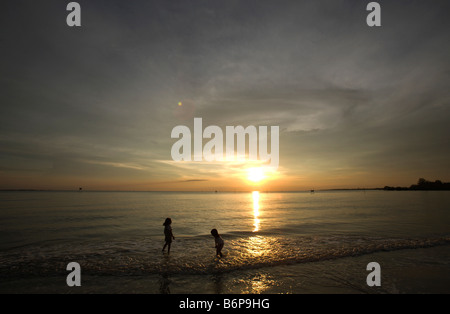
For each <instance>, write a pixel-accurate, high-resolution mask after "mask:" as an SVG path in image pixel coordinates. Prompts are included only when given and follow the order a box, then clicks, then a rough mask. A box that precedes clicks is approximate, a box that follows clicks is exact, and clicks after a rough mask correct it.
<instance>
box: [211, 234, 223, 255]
mask: <svg viewBox="0 0 450 314" xmlns="http://www.w3.org/2000/svg"><path fill="white" fill-rule="evenodd" d="M211 234H212V235H213V237H214V241H215V243H216V245H215V247H216V255H218V256H220V257H222V256H223V254H222V248H223V244H224V243H223V239H222V238H221V237H220V235H219V232H218V231H217V229H212V230H211Z"/></svg>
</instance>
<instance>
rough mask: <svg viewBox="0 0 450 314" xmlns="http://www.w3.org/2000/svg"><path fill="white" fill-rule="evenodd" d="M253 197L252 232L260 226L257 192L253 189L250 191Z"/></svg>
mask: <svg viewBox="0 0 450 314" xmlns="http://www.w3.org/2000/svg"><path fill="white" fill-rule="evenodd" d="M252 197H253V226H254V227H255V228H254V229H253V232H257V231H259V227H260V220H259V192H258V191H253V193H252Z"/></svg>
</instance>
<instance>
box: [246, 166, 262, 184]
mask: <svg viewBox="0 0 450 314" xmlns="http://www.w3.org/2000/svg"><path fill="white" fill-rule="evenodd" d="M264 178H265V176H264V170H263V168H249V169H248V170H247V179H248V180H249V181H252V182H260V181H262V180H263V179H264Z"/></svg>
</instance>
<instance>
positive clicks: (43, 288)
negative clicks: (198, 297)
mask: <svg viewBox="0 0 450 314" xmlns="http://www.w3.org/2000/svg"><path fill="white" fill-rule="evenodd" d="M166 217H170V218H172V228H173V233H174V236H175V240H174V241H173V243H172V248H171V252H170V254H167V252H166V253H163V252H161V249H162V247H163V244H164V233H163V229H164V227H163V225H162V224H163V222H164V220H165V218H166ZM212 228H216V229H218V231H219V233H220V234H221V236H222V238H223V239H224V241H225V246H224V249H223V252H224V253H225V256H224V257H223V258H217V257H215V249H214V238H213V237H212V236H211V234H210V230H211V229H212ZM449 244H450V192H445V191H371V190H368V191H323V192H322V191H318V192H315V193H309V192H307V193H306V192H299V193H262V192H252V193H210V192H205V193H181V192H90V191H83V192H25V191H15V192H0V276H1V278H2V280H1V283H0V292H2V293H6V292H9V293H240V294H241V293H449V292H450V289H449V288H448V286H449V285H450V275H449V274H450V245H449ZM373 261H375V262H378V263H379V264H380V266H381V277H382V284H381V286H380V287H369V286H368V285H367V283H366V277H367V275H368V274H369V273H370V271H367V269H366V266H367V264H368V263H369V262H373ZM70 262H77V263H79V264H80V266H81V282H82V286H81V287H68V286H67V284H66V276H67V275H68V274H69V271H67V270H66V266H67V264H68V263H70Z"/></svg>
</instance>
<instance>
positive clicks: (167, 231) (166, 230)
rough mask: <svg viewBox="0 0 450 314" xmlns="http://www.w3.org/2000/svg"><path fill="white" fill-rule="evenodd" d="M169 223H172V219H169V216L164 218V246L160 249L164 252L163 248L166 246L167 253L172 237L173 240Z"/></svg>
mask: <svg viewBox="0 0 450 314" xmlns="http://www.w3.org/2000/svg"><path fill="white" fill-rule="evenodd" d="M171 224H172V219H170V218H166V220H165V221H164V223H163V226H164V236H165V241H166V243H164V247H163V249H162V251H163V252H164V249H165V248H166V246H167V253H170V245H171V244H172V239H173V240H175V237H174V236H173V233H172V226H171Z"/></svg>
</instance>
